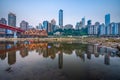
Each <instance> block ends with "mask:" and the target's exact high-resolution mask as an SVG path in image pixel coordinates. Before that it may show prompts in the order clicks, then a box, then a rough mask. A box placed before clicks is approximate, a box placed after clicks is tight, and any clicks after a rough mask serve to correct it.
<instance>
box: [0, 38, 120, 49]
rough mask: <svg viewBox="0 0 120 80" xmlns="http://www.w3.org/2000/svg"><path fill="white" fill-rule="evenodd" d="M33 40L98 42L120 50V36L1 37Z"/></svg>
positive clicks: (4, 39)
mask: <svg viewBox="0 0 120 80" xmlns="http://www.w3.org/2000/svg"><path fill="white" fill-rule="evenodd" d="M26 40H27V41H32V42H40V41H46V42H81V43H87V44H97V45H100V46H106V47H112V48H118V49H119V50H120V38H91V37H85V38H81V37H75V38H74V37H64V38H63V37H57V38H0V41H26Z"/></svg>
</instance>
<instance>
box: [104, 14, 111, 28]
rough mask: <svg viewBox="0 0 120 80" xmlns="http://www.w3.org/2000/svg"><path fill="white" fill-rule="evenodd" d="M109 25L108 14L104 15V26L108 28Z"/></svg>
mask: <svg viewBox="0 0 120 80" xmlns="http://www.w3.org/2000/svg"><path fill="white" fill-rule="evenodd" d="M109 24H110V14H106V15H105V25H106V26H109Z"/></svg>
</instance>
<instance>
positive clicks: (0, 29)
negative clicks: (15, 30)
mask: <svg viewBox="0 0 120 80" xmlns="http://www.w3.org/2000/svg"><path fill="white" fill-rule="evenodd" d="M0 23H1V24H7V21H6V19H5V18H1V19H0ZM0 34H1V36H2V37H3V36H5V35H4V34H6V29H2V28H0Z"/></svg>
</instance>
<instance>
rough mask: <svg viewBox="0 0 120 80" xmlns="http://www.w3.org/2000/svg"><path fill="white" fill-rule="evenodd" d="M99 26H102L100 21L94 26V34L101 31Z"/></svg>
mask: <svg viewBox="0 0 120 80" xmlns="http://www.w3.org/2000/svg"><path fill="white" fill-rule="evenodd" d="M99 26H100V23H99V22H96V23H95V25H94V28H93V34H94V35H98V33H99Z"/></svg>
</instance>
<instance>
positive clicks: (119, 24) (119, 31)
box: [118, 23, 120, 36]
mask: <svg viewBox="0 0 120 80" xmlns="http://www.w3.org/2000/svg"><path fill="white" fill-rule="evenodd" d="M118 35H119V36H120V23H118Z"/></svg>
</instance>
